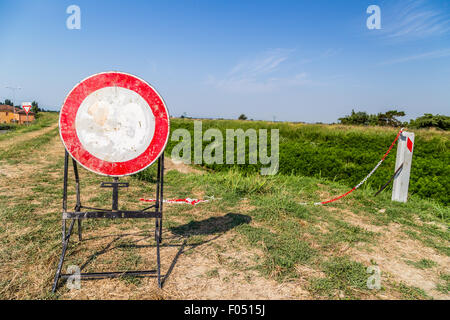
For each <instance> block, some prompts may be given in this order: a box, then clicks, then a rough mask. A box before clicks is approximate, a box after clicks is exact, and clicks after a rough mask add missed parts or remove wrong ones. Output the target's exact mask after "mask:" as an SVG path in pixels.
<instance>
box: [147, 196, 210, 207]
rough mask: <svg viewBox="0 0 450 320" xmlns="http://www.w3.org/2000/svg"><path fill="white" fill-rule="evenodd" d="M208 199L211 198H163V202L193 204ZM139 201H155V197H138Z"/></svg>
mask: <svg viewBox="0 0 450 320" xmlns="http://www.w3.org/2000/svg"><path fill="white" fill-rule="evenodd" d="M212 199H214V197H212ZM209 200H211V199H207V200H200V199H191V198H185V199H167V200H163V202H165V203H186V204H191V205H193V206H195V205H196V204H198V203H202V202H209ZM139 201H143V202H156V199H144V198H141V199H139Z"/></svg>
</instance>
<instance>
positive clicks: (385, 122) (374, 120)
mask: <svg viewBox="0 0 450 320" xmlns="http://www.w3.org/2000/svg"><path fill="white" fill-rule="evenodd" d="M405 115H406V113H405V112H404V111H397V110H389V111H387V112H385V113H382V112H379V113H378V114H368V113H367V112H364V111H359V112H355V110H352V113H351V114H350V115H347V116H345V117H342V118H339V119H338V120H339V123H341V124H347V125H362V126H388V127H402V126H404V127H406V126H407V127H409V128H415V129H418V128H437V129H441V130H446V131H447V130H450V117H449V116H445V115H439V114H436V115H433V114H431V113H425V114H424V115H423V116H420V117H418V118H416V119H411V120H410V121H409V122H402V121H401V120H399V119H397V118H398V117H404V116H405Z"/></svg>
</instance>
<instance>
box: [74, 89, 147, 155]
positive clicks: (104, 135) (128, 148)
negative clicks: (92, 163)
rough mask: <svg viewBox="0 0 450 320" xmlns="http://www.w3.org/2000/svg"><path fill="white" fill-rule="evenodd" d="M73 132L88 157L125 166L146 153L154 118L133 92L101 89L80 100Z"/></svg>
mask: <svg viewBox="0 0 450 320" xmlns="http://www.w3.org/2000/svg"><path fill="white" fill-rule="evenodd" d="M75 128H76V134H77V136H78V139H79V140H80V142H81V144H82V146H83V148H84V149H86V150H87V151H88V152H89V153H91V154H92V155H94V156H95V157H97V158H99V159H101V160H104V161H109V162H125V161H128V160H132V159H134V158H136V157H138V156H139V155H141V154H142V153H143V152H144V151H146V150H147V148H148V146H149V145H150V142H151V141H152V138H153V135H154V132H155V117H154V115H153V112H152V109H151V108H150V107H149V105H148V104H147V102H146V101H145V100H144V99H143V98H142V97H141V96H140V95H139V94H137V93H136V92H135V91H133V90H129V89H126V88H122V87H104V88H102V89H99V90H97V91H94V92H92V93H91V94H89V95H88V96H87V97H86V98H85V99H84V100H83V102H82V103H81V105H80V107H79V109H78V111H77V114H76V118H75Z"/></svg>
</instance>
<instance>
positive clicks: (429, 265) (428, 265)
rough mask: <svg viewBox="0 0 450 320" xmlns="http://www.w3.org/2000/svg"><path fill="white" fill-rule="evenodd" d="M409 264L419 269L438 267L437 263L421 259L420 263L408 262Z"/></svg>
mask: <svg viewBox="0 0 450 320" xmlns="http://www.w3.org/2000/svg"><path fill="white" fill-rule="evenodd" d="M407 263H408V264H410V265H412V266H414V267H416V268H418V269H429V268H433V267H435V266H437V263H436V262H434V261H433V260H429V259H420V260H419V261H407Z"/></svg>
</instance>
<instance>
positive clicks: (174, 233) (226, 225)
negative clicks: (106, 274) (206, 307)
mask: <svg viewBox="0 0 450 320" xmlns="http://www.w3.org/2000/svg"><path fill="white" fill-rule="evenodd" d="M250 222H251V217H250V216H247V215H243V214H240V213H227V214H226V215H224V216H221V217H211V218H208V219H205V220H200V221H191V222H189V223H187V224H184V225H181V226H178V227H172V228H169V231H170V233H171V234H169V235H167V234H166V236H164V232H163V242H162V243H161V247H180V248H179V250H178V252H177V254H176V255H175V257H174V258H173V260H172V263H171V264H170V266H169V269H168V270H167V273H166V274H165V275H163V276H162V285H164V283H165V282H166V280H167V278H168V277H169V276H170V274H171V273H172V271H173V269H174V268H175V264H176V263H177V261H178V258H179V257H180V255H181V254H183V253H184V252H185V250H186V249H193V248H196V247H198V246H201V245H203V244H205V243H208V242H211V241H213V240H216V239H217V238H219V237H220V236H221V235H222V234H224V233H225V232H227V231H229V230H231V229H233V228H236V227H237V226H239V225H242V224H248V223H250ZM130 235H133V236H141V238H139V239H136V240H135V241H132V242H134V243H127V244H116V243H117V241H118V240H120V239H122V238H124V237H126V236H130ZM194 235H212V236H213V237H212V238H211V237H210V238H209V239H207V240H204V241H201V242H197V243H195V244H188V243H187V240H188V238H189V237H190V236H194ZM111 236H113V237H114V239H113V240H112V241H110V242H109V243H108V244H107V245H106V246H105V247H104V248H103V249H101V250H99V251H97V252H95V253H94V254H92V255H91V256H90V257H89V258H87V260H86V261H85V262H84V263H83V264H82V266H81V267H80V269H81V270H84V269H86V267H87V266H88V265H89V264H91V262H92V261H93V260H95V259H97V258H98V257H99V256H101V255H103V254H105V253H106V252H109V251H112V250H115V249H120V248H148V247H155V246H156V244H151V245H139V244H137V242H139V241H142V240H144V239H148V238H151V237H153V235H152V234H149V233H148V232H139V233H132V234H130V233H128V234H127V233H124V234H120V235H111ZM111 236H98V237H95V236H94V237H91V238H87V239H85V240H83V241H89V240H93V239H98V238H106V237H111ZM164 239H165V240H166V241H164ZM167 240H169V241H167ZM174 242H175V243H174ZM176 242H178V243H176ZM180 242H181V243H180ZM114 244H116V245H114Z"/></svg>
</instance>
